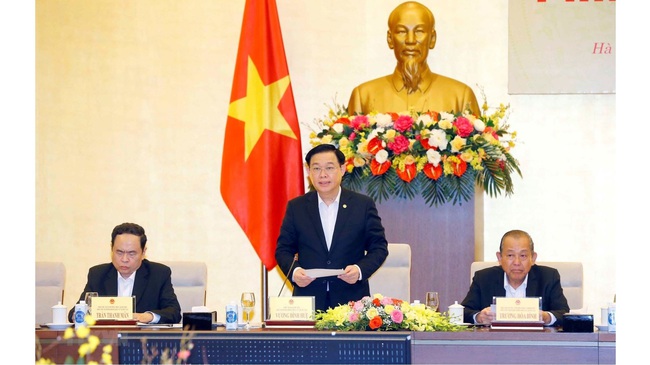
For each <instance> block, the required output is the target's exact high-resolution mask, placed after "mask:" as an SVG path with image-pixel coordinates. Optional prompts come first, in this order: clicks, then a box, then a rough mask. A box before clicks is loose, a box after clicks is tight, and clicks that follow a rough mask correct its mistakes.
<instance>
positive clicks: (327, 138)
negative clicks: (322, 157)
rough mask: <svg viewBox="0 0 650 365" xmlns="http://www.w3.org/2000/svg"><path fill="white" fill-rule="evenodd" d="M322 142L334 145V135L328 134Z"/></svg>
mask: <svg viewBox="0 0 650 365" xmlns="http://www.w3.org/2000/svg"><path fill="white" fill-rule="evenodd" d="M320 142H321V144H328V143H332V135H331V134H328V135H326V136H323V138H321V140H320Z"/></svg>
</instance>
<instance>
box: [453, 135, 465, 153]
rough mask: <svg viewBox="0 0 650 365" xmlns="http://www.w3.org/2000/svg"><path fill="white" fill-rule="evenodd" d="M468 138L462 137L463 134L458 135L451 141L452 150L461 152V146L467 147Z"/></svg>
mask: <svg viewBox="0 0 650 365" xmlns="http://www.w3.org/2000/svg"><path fill="white" fill-rule="evenodd" d="M466 141H467V140H466V139H465V138H462V137H461V136H456V137H454V139H452V140H451V142H449V144H451V152H454V153H456V152H459V151H460V150H461V148H463V147H465V142H466Z"/></svg>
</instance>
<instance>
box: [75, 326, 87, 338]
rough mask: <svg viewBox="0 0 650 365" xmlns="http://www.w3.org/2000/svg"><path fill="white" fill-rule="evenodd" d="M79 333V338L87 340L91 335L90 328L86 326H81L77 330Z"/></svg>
mask: <svg viewBox="0 0 650 365" xmlns="http://www.w3.org/2000/svg"><path fill="white" fill-rule="evenodd" d="M75 332H76V333H77V337H79V338H86V337H88V335H89V334H90V328H88V327H86V326H81V327H79V328H77V329H76V330H75Z"/></svg>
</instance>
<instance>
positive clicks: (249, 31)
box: [221, 0, 305, 270]
mask: <svg viewBox="0 0 650 365" xmlns="http://www.w3.org/2000/svg"><path fill="white" fill-rule="evenodd" d="M300 146H301V145H300V129H299V125H298V116H297V114H296V106H295V104H294V101H293V91H292V89H291V81H290V79H289V69H288V68H287V60H286V57H285V53H284V44H283V43H282V33H281V30H280V22H279V18H278V10H277V7H276V4H275V0H246V7H245V9H244V20H243V23H242V30H241V35H240V39H239V51H238V53H237V63H236V65H235V75H234V78H233V83H232V93H231V95H230V107H229V109H228V123H227V124H226V135H225V138H224V147H223V160H222V162H221V195H222V197H223V200H224V201H225V203H226V205H227V206H228V209H230V212H231V213H232V214H233V216H234V217H235V219H236V220H237V222H238V223H239V225H240V226H241V227H242V229H243V230H244V232H245V233H246V236H248V239H249V240H250V242H251V244H252V245H253V247H254V248H255V251H256V252H257V255H258V256H259V257H260V260H261V261H262V263H263V264H264V266H266V269H267V270H271V269H273V268H274V267H275V265H276V264H277V263H276V261H275V246H276V241H277V239H278V235H279V233H280V225H281V224H282V218H283V216H284V210H285V208H286V204H287V201H288V200H290V199H292V198H294V197H296V196H298V195H301V194H303V193H304V189H305V188H304V180H303V165H302V162H301V161H302V153H301V149H300Z"/></svg>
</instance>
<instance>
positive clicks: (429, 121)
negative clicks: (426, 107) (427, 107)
mask: <svg viewBox="0 0 650 365" xmlns="http://www.w3.org/2000/svg"><path fill="white" fill-rule="evenodd" d="M418 122H421V123H424V125H425V126H427V127H428V126H430V125H431V124H433V119H432V118H431V116H430V115H429V114H420V116H419V117H418Z"/></svg>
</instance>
